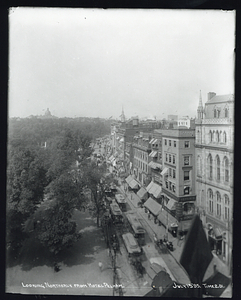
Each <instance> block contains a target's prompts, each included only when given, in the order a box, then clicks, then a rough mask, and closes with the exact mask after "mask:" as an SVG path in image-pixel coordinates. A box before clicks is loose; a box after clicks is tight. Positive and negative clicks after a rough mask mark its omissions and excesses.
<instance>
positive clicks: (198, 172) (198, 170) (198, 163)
mask: <svg viewBox="0 0 241 300" xmlns="http://www.w3.org/2000/svg"><path fill="white" fill-rule="evenodd" d="M197 176H202V161H201V157H200V156H199V155H198V157H197Z"/></svg>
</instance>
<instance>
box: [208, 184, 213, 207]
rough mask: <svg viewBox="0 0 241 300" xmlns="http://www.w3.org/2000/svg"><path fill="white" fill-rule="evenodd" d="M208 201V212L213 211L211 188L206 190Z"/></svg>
mask: <svg viewBox="0 0 241 300" xmlns="http://www.w3.org/2000/svg"><path fill="white" fill-rule="evenodd" d="M208 203H209V206H208V208H209V212H210V213H213V191H212V190H211V189H209V190H208Z"/></svg>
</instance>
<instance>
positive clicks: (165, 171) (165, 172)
mask: <svg viewBox="0 0 241 300" xmlns="http://www.w3.org/2000/svg"><path fill="white" fill-rule="evenodd" d="M167 172H168V168H166V167H165V168H164V169H163V170H162V172H161V175H162V176H163V175H165V174H167Z"/></svg>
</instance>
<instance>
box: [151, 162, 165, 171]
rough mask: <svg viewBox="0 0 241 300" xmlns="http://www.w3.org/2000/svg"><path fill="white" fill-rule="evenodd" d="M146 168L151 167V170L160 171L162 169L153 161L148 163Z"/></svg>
mask: <svg viewBox="0 0 241 300" xmlns="http://www.w3.org/2000/svg"><path fill="white" fill-rule="evenodd" d="M148 166H149V167H151V168H152V169H160V170H161V169H162V165H161V164H158V163H156V162H154V161H150V162H149V164H148Z"/></svg>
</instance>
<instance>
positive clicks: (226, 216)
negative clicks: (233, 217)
mask: <svg viewBox="0 0 241 300" xmlns="http://www.w3.org/2000/svg"><path fill="white" fill-rule="evenodd" d="M229 204H230V202H229V198H228V196H227V195H224V219H225V220H229Z"/></svg>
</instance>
